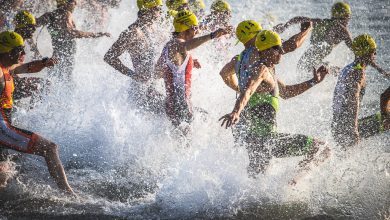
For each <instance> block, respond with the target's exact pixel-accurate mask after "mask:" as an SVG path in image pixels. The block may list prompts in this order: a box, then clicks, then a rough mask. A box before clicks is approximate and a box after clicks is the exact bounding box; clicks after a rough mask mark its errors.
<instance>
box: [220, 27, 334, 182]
mask: <svg viewBox="0 0 390 220" xmlns="http://www.w3.org/2000/svg"><path fill="white" fill-rule="evenodd" d="M249 22H250V23H251V25H249V26H248V28H249V30H248V29H247V28H244V30H247V31H246V32H245V31H244V32H245V34H244V33H242V32H241V31H240V29H241V28H237V31H238V32H237V33H238V34H240V33H242V35H239V36H240V37H239V39H240V41H241V42H245V46H246V47H248V45H249V44H252V43H253V42H250V41H254V44H255V46H256V47H255V49H254V48H253V47H248V48H247V49H245V50H244V52H243V53H241V55H240V56H239V57H238V58H236V60H237V61H236V62H235V64H236V65H235V66H236V67H235V71H233V72H231V71H226V69H223V70H222V72H221V76H222V77H223V79H224V81H225V83H226V82H227V85H228V86H229V87H231V88H233V89H234V90H236V91H237V92H238V93H239V97H238V99H237V101H236V104H235V106H234V109H233V111H232V112H231V113H230V114H227V115H225V116H223V117H222V118H220V121H222V124H221V126H226V128H228V127H231V126H233V125H237V126H236V128H235V129H234V136H235V138H236V142H241V143H242V144H245V145H246V147H247V150H248V154H249V161H250V163H249V166H248V174H249V176H250V177H256V176H257V175H258V174H259V173H264V172H265V171H266V169H267V167H268V166H269V162H270V160H271V158H272V157H277V158H281V157H291V156H303V155H304V156H305V159H304V160H302V161H301V162H300V163H299V166H300V168H299V170H301V171H306V170H308V169H309V166H310V165H311V162H313V161H318V160H319V159H317V158H315V155H316V153H317V152H318V151H319V148H320V146H322V145H324V143H322V142H321V141H319V140H317V139H315V138H312V137H309V136H306V135H301V134H282V133H279V132H277V127H276V125H277V124H276V113H277V111H278V109H279V98H283V99H289V98H293V97H296V96H298V95H300V94H302V93H304V92H305V91H307V90H309V89H310V88H312V87H314V86H315V85H316V84H318V83H320V82H322V80H323V79H324V77H325V76H326V75H327V74H328V70H327V69H326V68H325V67H320V68H318V69H317V70H314V71H313V78H312V79H310V80H308V81H305V82H302V83H299V84H296V85H286V84H284V83H283V82H282V81H281V80H279V79H278V78H277V76H276V74H275V66H276V65H277V64H278V63H279V62H280V60H281V57H282V55H283V54H285V53H286V52H285V51H284V50H283V48H288V47H284V46H283V44H282V41H281V39H280V37H279V35H278V34H277V33H275V32H273V31H268V30H262V31H261V32H260V33H258V34H257V35H256V37H255V40H253V39H252V38H253V32H254V30H259V29H260V27H259V25H256V23H254V22H253V21H249ZM249 22H248V21H246V22H244V24H245V25H246V26H247V25H248V23H249ZM239 26H240V25H239ZM255 26H257V27H255ZM251 28H252V29H251ZM251 30H253V31H251ZM308 30H310V28H308ZM308 30H306V31H308ZM306 31H304V32H306ZM290 50H291V49H290ZM225 68H226V67H225ZM226 78H230V79H233V80H227V79H226ZM240 119H241V120H240ZM328 151H329V149H328V148H325V150H323V151H322V152H321V154H320V155H321V157H327V156H326V154H327V153H328ZM294 181H296V180H294Z"/></svg>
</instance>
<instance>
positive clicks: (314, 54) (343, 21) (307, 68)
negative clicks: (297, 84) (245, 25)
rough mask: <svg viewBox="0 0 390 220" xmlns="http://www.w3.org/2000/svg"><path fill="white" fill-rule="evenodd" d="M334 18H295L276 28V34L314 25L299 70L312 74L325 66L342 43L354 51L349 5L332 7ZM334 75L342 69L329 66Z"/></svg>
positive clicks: (343, 4)
mask: <svg viewBox="0 0 390 220" xmlns="http://www.w3.org/2000/svg"><path fill="white" fill-rule="evenodd" d="M331 13H332V17H331V18H330V19H320V18H307V17H295V18H293V19H291V20H290V21H288V22H287V23H286V24H279V25H277V26H275V27H274V30H275V31H276V32H279V33H282V32H283V31H284V30H286V29H287V28H288V27H289V26H291V25H293V24H300V23H303V22H312V23H313V27H314V28H313V33H312V35H311V38H310V46H309V48H308V49H307V50H306V51H305V53H304V54H303V56H302V57H301V58H300V60H299V63H298V70H299V71H300V72H302V73H305V72H306V73H307V72H311V71H312V70H313V68H317V67H319V66H320V65H324V64H325V63H324V59H325V57H326V56H328V55H329V54H330V53H331V52H332V50H333V48H335V47H336V46H337V45H339V44H340V43H341V42H345V44H346V45H347V47H349V48H350V49H352V36H351V33H350V31H349V29H348V24H349V22H350V20H351V15H352V11H351V8H350V6H349V4H347V3H344V2H337V3H335V4H334V5H333V7H332V12H331ZM374 67H375V68H377V69H378V71H382V70H381V68H380V67H379V66H374ZM329 69H330V70H331V71H332V74H334V75H336V74H337V73H338V72H339V70H340V68H338V67H335V66H329Z"/></svg>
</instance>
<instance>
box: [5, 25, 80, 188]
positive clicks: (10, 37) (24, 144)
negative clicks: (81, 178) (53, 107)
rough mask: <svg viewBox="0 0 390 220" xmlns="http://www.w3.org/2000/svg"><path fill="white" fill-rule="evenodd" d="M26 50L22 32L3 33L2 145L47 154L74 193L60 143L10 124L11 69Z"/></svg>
mask: <svg viewBox="0 0 390 220" xmlns="http://www.w3.org/2000/svg"><path fill="white" fill-rule="evenodd" d="M24 53H25V52H24V41H23V38H22V37H21V36H20V35H19V34H17V33H15V32H10V31H5V32H1V33H0V69H1V71H0V79H1V80H0V90H1V91H2V92H1V93H2V94H1V99H0V101H1V102H0V104H1V113H2V114H1V119H0V121H1V122H2V123H1V127H2V128H1V130H2V132H0V144H1V146H2V147H4V148H6V149H12V150H16V151H18V152H21V153H27V154H33V155H38V156H42V157H44V158H45V160H46V163H47V167H48V169H49V173H50V175H51V176H52V177H53V179H54V180H55V182H56V183H57V185H58V187H59V188H60V189H61V190H63V191H65V192H67V193H69V194H72V195H74V192H73V190H72V188H71V187H70V186H69V184H68V181H67V178H66V175H65V171H64V168H63V166H62V164H61V161H60V158H59V155H58V146H57V145H56V144H55V143H53V142H51V141H49V140H47V139H45V138H44V137H42V136H40V135H38V134H36V133H33V132H30V131H27V130H23V129H20V128H16V127H14V126H12V124H11V112H12V108H13V96H12V95H13V91H14V84H13V77H12V74H11V72H10V70H11V68H12V66H13V65H15V64H18V63H19V60H20V59H21V56H23V55H24Z"/></svg>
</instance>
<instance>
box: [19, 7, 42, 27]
mask: <svg viewBox="0 0 390 220" xmlns="http://www.w3.org/2000/svg"><path fill="white" fill-rule="evenodd" d="M14 24H15V27H16V28H24V27H26V26H28V25H36V24H37V22H36V21H35V17H34V15H32V14H31V13H30V12H28V11H25V10H23V11H19V12H18V13H17V14H16V15H15V18H14Z"/></svg>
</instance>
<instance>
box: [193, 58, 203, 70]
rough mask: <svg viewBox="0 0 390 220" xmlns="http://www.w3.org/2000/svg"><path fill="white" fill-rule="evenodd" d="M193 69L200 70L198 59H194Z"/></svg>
mask: <svg viewBox="0 0 390 220" xmlns="http://www.w3.org/2000/svg"><path fill="white" fill-rule="evenodd" d="M194 67H195V68H196V69H200V68H202V66H201V65H200V63H199V60H198V59H194Z"/></svg>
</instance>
